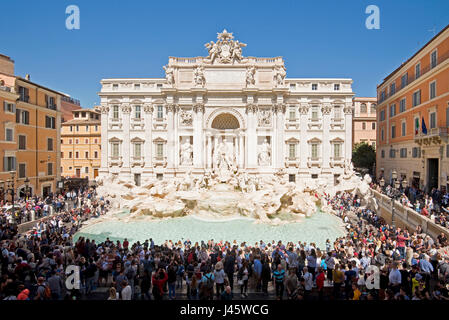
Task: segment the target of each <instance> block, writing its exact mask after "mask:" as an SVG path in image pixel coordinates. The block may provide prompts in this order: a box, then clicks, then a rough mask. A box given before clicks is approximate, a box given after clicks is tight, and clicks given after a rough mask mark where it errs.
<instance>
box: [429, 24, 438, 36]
mask: <svg viewBox="0 0 449 320" xmlns="http://www.w3.org/2000/svg"><path fill="white" fill-rule="evenodd" d="M427 31H428V32H432V35H433V36H435V35H436V34H437V29H436V27H435V26H433V28H432V29H429V30H427Z"/></svg>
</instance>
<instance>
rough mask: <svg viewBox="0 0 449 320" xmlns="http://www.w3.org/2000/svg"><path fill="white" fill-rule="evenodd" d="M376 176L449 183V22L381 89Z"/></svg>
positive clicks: (419, 183) (429, 185)
mask: <svg viewBox="0 0 449 320" xmlns="http://www.w3.org/2000/svg"><path fill="white" fill-rule="evenodd" d="M377 95H378V101H379V102H378V107H377V123H378V129H377V145H378V152H377V169H376V170H377V176H378V177H380V176H383V177H384V178H385V180H387V181H390V180H391V179H392V178H394V177H397V179H398V180H405V181H407V183H408V184H409V185H410V184H413V185H416V186H419V187H420V188H425V189H428V190H430V189H431V188H432V187H447V186H448V182H449V141H448V127H449V25H448V26H447V27H445V28H444V29H443V30H442V31H441V32H440V33H438V34H437V35H436V36H435V37H434V38H432V39H431V40H430V41H429V42H428V43H427V44H425V45H424V46H423V47H422V48H421V49H420V50H418V51H417V52H416V53H415V54H414V55H413V56H412V57H411V58H410V59H408V60H407V61H406V62H404V63H403V64H402V65H401V66H400V67H399V68H397V69H396V70H395V71H393V72H392V73H391V74H390V75H389V76H388V77H386V78H385V79H384V81H383V82H382V83H381V84H380V85H378V87H377Z"/></svg>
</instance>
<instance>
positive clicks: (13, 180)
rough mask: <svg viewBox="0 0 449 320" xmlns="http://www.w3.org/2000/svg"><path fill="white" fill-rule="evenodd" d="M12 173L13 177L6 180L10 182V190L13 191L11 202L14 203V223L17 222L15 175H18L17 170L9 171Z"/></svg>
mask: <svg viewBox="0 0 449 320" xmlns="http://www.w3.org/2000/svg"><path fill="white" fill-rule="evenodd" d="M9 173H10V174H11V179H8V180H6V182H7V183H8V191H11V203H12V208H11V210H12V222H13V224H16V210H15V208H14V197H15V191H16V190H15V177H16V172H15V171H10V172H9Z"/></svg>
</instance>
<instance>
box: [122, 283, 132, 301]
mask: <svg viewBox="0 0 449 320" xmlns="http://www.w3.org/2000/svg"><path fill="white" fill-rule="evenodd" d="M121 287H122V288H123V289H122V292H121V296H122V300H131V298H132V289H131V286H130V285H129V283H128V281H126V280H123V281H122V283H121Z"/></svg>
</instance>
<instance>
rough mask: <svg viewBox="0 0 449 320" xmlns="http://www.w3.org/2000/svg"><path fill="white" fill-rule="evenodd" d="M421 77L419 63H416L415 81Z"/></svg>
mask: <svg viewBox="0 0 449 320" xmlns="http://www.w3.org/2000/svg"><path fill="white" fill-rule="evenodd" d="M420 76H421V63H418V64H417V65H416V66H415V79H418V78H419V77H420Z"/></svg>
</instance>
